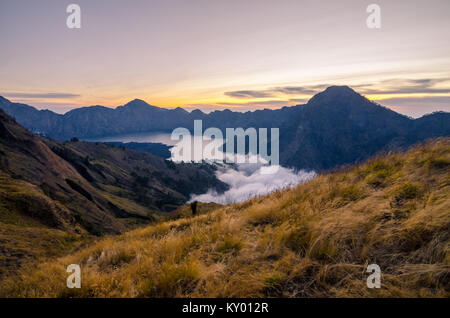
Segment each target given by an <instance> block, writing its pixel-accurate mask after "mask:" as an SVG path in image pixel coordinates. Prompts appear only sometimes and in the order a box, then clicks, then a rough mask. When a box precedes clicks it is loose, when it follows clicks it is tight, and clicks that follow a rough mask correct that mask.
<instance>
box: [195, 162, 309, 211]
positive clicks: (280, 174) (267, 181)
mask: <svg viewBox="0 0 450 318" xmlns="http://www.w3.org/2000/svg"><path fill="white" fill-rule="evenodd" d="M265 167H267V165H261V164H248V163H246V164H240V165H238V166H237V168H236V169H232V168H222V169H219V171H218V172H217V177H218V179H219V180H221V181H223V182H225V183H226V184H228V185H229V187H230V188H229V190H227V191H226V192H225V193H223V194H217V193H216V192H214V191H212V190H209V191H208V192H207V193H205V194H201V195H194V196H192V197H191V201H200V202H216V203H219V204H230V203H237V202H242V201H245V200H248V199H251V198H253V197H256V196H261V195H265V194H268V193H271V192H273V191H276V190H279V189H284V188H288V187H292V186H295V185H297V184H299V183H301V182H305V181H307V180H310V179H312V178H314V177H315V176H316V173H315V172H313V171H310V172H307V171H304V170H301V171H298V172H295V171H294V170H292V169H287V168H284V167H278V169H277V171H276V172H275V173H274V174H262V173H261V169H264V168H265Z"/></svg>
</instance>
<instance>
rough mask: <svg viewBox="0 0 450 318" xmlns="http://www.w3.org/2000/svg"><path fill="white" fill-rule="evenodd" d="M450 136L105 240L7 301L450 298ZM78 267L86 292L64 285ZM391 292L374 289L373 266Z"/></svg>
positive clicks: (0, 290) (11, 288)
mask: <svg viewBox="0 0 450 318" xmlns="http://www.w3.org/2000/svg"><path fill="white" fill-rule="evenodd" d="M449 168H450V139H449V138H447V139H437V140H434V141H432V142H429V143H427V144H426V145H423V146H418V147H415V148H413V149H411V150H409V151H408V152H407V153H406V154H399V153H397V154H389V155H386V156H378V157H375V158H373V159H371V160H369V161H368V162H366V163H364V164H361V165H358V166H354V167H351V168H348V169H347V170H345V171H340V172H336V173H331V174H325V175H320V176H319V177H317V178H315V179H314V180H312V181H309V182H307V183H304V184H301V185H299V186H297V187H296V188H293V189H287V190H284V191H278V192H276V193H273V194H271V195H268V196H265V197H260V198H255V199H252V200H250V201H247V202H244V203H241V204H236V205H230V206H225V207H220V208H218V209H216V210H215V211H213V212H206V210H205V213H204V214H202V215H199V216H197V217H187V218H181V219H178V220H176V221H170V222H164V223H159V224H156V225H152V226H148V227H146V228H144V229H138V230H135V231H132V232H128V233H126V234H124V235H122V236H119V237H113V238H107V239H105V240H103V241H101V242H99V243H97V244H94V245H92V246H90V247H88V248H85V249H83V250H81V251H79V252H78V253H75V254H71V255H68V256H66V257H63V258H60V259H58V260H56V261H54V262H51V263H44V264H40V265H39V266H38V267H37V268H31V269H29V270H27V271H23V272H22V273H21V274H22V275H21V278H20V280H17V279H14V280H12V279H11V280H5V281H4V282H3V283H0V295H1V296H8V297H11V296H29V297H30V296H31V297H36V296H50V297H68V296H75V297H104V296H107V297H117V296H124V297H136V296H139V297H146V296H148V297H174V296H178V297H179V296H181V297H185V296H187V297H204V296H206V297H265V296H269V297H423V296H440V297H448V295H449V292H450V289H449V287H450V281H449V275H448V273H449V268H450V267H449V266H450V254H449V246H450V174H449V171H450V170H449ZM72 263H74V264H80V265H81V269H82V277H83V278H82V279H83V281H82V288H81V289H68V288H66V286H65V281H66V275H67V274H66V272H65V266H66V265H67V264H72ZM373 263H375V264H378V265H379V266H380V268H381V271H382V279H381V288H380V289H376V288H375V289H369V288H367V286H366V279H367V276H368V274H366V272H365V270H366V267H367V265H368V264H373Z"/></svg>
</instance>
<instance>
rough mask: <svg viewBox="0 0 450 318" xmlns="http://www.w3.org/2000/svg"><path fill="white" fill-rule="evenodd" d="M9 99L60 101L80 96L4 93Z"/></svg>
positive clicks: (69, 94)
mask: <svg viewBox="0 0 450 318" xmlns="http://www.w3.org/2000/svg"><path fill="white" fill-rule="evenodd" d="M4 96H6V97H8V98H42V99H60V98H76V97H80V96H81V95H79V94H71V93H18V92H14V93H4Z"/></svg>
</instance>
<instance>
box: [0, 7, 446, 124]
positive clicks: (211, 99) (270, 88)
mask: <svg viewBox="0 0 450 318" xmlns="http://www.w3.org/2000/svg"><path fill="white" fill-rule="evenodd" d="M70 3H76V4H78V5H80V7H81V29H69V28H67V26H66V18H67V16H68V13H66V7H67V6H68V5H69V4H70ZM371 3H377V4H379V5H380V7H381V21H382V22H381V29H369V28H367V26H366V19H367V16H368V15H369V14H368V13H366V7H367V6H368V5H369V4H371ZM0 41H1V50H0V95H2V96H4V97H6V98H8V99H10V100H12V101H15V102H23V103H27V104H30V105H33V106H36V107H38V108H40V109H42V108H49V109H51V110H54V111H56V112H59V113H63V112H66V111H67V110H69V109H72V108H75V107H80V106H87V105H96V104H99V105H105V106H117V105H122V104H124V103H126V102H128V101H130V100H132V99H134V98H140V99H143V100H145V101H147V102H148V103H150V104H152V105H156V106H162V107H177V106H181V107H186V108H188V109H192V108H201V109H202V110H212V109H220V108H230V109H235V110H248V109H260V108H276V107H281V106H286V105H295V104H301V103H304V102H305V101H307V100H308V99H309V98H310V97H311V96H312V95H313V94H315V93H317V92H319V91H321V90H323V89H324V88H325V87H327V86H329V85H349V86H351V87H352V88H354V89H355V90H356V91H358V92H360V93H361V94H363V95H365V96H366V97H368V98H369V99H373V100H376V101H377V102H378V103H380V104H382V105H385V106H389V107H390V108H392V109H394V110H396V111H398V112H400V113H403V114H407V115H410V116H413V117H417V116H420V115H423V114H425V113H430V112H432V111H436V110H444V111H450V1H448V0H431V1H422V0H401V1H400V0H396V1H392V0H389V1H380V0H378V1H377V0H369V1H364V0H355V1H351V0H344V1H320V4H319V1H302V0H270V1H267V0H251V1H250V0H226V1H225V0H154V1H149V0H145V1H137V0H133V1H116V0H107V1H106V0H104V1H103V0H102V1H100V0H86V1H85V0H70V1H57V0H53V1H42V0H40V1H21V0H19V1H18V0H0Z"/></svg>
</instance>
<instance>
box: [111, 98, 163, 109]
mask: <svg viewBox="0 0 450 318" xmlns="http://www.w3.org/2000/svg"><path fill="white" fill-rule="evenodd" d="M117 108H118V109H124V110H125V109H128V110H130V109H133V110H148V109H154V110H161V109H162V108H159V107H157V106H153V105H150V104H149V103H147V102H146V101H144V100H142V99H138V98H136V99H133V100H132V101H129V102H128V103H126V104H125V105H123V106H119V107H117Z"/></svg>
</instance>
